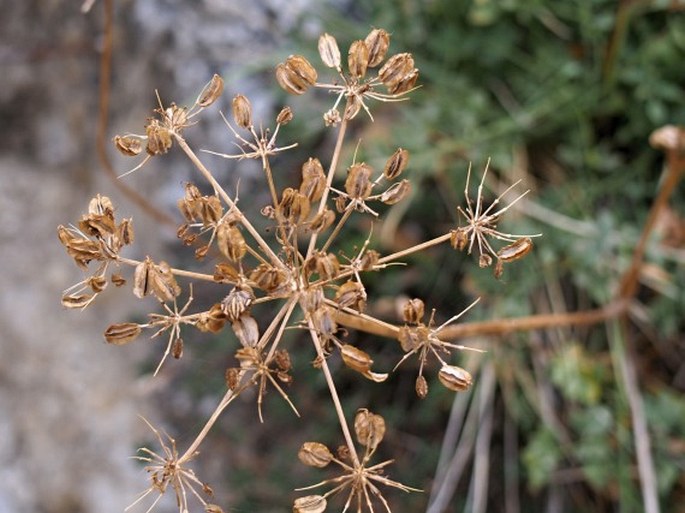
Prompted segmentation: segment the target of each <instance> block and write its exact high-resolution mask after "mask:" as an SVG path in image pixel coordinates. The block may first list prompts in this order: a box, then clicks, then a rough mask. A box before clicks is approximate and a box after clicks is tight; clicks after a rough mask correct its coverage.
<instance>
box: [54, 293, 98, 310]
mask: <svg viewBox="0 0 685 513" xmlns="http://www.w3.org/2000/svg"><path fill="white" fill-rule="evenodd" d="M94 297H95V294H65V295H63V296H62V300H61V301H62V306H64V307H66V308H85V307H87V306H88V305H89V304H90V303H91V301H92V300H93V298H94Z"/></svg>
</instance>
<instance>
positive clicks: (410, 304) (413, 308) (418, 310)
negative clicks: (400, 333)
mask: <svg viewBox="0 0 685 513" xmlns="http://www.w3.org/2000/svg"><path fill="white" fill-rule="evenodd" d="M423 314H424V304H423V301H421V300H420V299H419V298H414V299H410V300H409V301H407V302H406V303H405V304H404V308H402V317H403V318H404V322H406V323H408V324H419V323H420V322H421V320H422V319H423Z"/></svg>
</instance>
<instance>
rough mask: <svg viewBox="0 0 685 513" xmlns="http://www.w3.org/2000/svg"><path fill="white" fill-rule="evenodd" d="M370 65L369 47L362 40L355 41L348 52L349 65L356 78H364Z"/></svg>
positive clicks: (351, 73)
mask: <svg viewBox="0 0 685 513" xmlns="http://www.w3.org/2000/svg"><path fill="white" fill-rule="evenodd" d="M368 65H369V49H368V48H367V46H366V43H365V42H364V41H362V40H358V41H354V42H353V43H352V44H351V45H350V51H349V52H348V54H347V66H348V67H349V70H350V75H352V76H353V77H354V78H357V79H359V78H363V77H364V75H366V68H367V67H368Z"/></svg>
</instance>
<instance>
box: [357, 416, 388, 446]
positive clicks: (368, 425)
mask: <svg viewBox="0 0 685 513" xmlns="http://www.w3.org/2000/svg"><path fill="white" fill-rule="evenodd" d="M354 432H355V433H356V435H357V441H358V442H359V443H360V444H362V445H363V446H364V447H368V448H369V449H371V450H373V449H375V448H376V447H378V444H380V443H381V441H382V440H383V437H384V436H385V420H384V419H383V417H381V416H380V415H376V414H374V413H371V412H370V411H369V410H367V409H366V408H361V409H359V410H357V415H355V417H354Z"/></svg>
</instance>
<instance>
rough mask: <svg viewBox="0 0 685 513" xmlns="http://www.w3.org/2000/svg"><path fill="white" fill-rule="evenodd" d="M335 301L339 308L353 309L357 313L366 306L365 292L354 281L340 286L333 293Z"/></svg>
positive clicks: (361, 286)
mask: <svg viewBox="0 0 685 513" xmlns="http://www.w3.org/2000/svg"><path fill="white" fill-rule="evenodd" d="M335 301H336V303H338V305H339V306H340V307H341V308H345V307H348V308H353V309H354V310H357V311H359V312H361V311H363V310H364V307H365V306H366V291H365V290H364V286H363V285H362V284H361V283H359V282H357V281H354V280H349V281H346V282H345V283H343V284H342V285H340V287H339V288H338V290H337V291H336V293H335Z"/></svg>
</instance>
